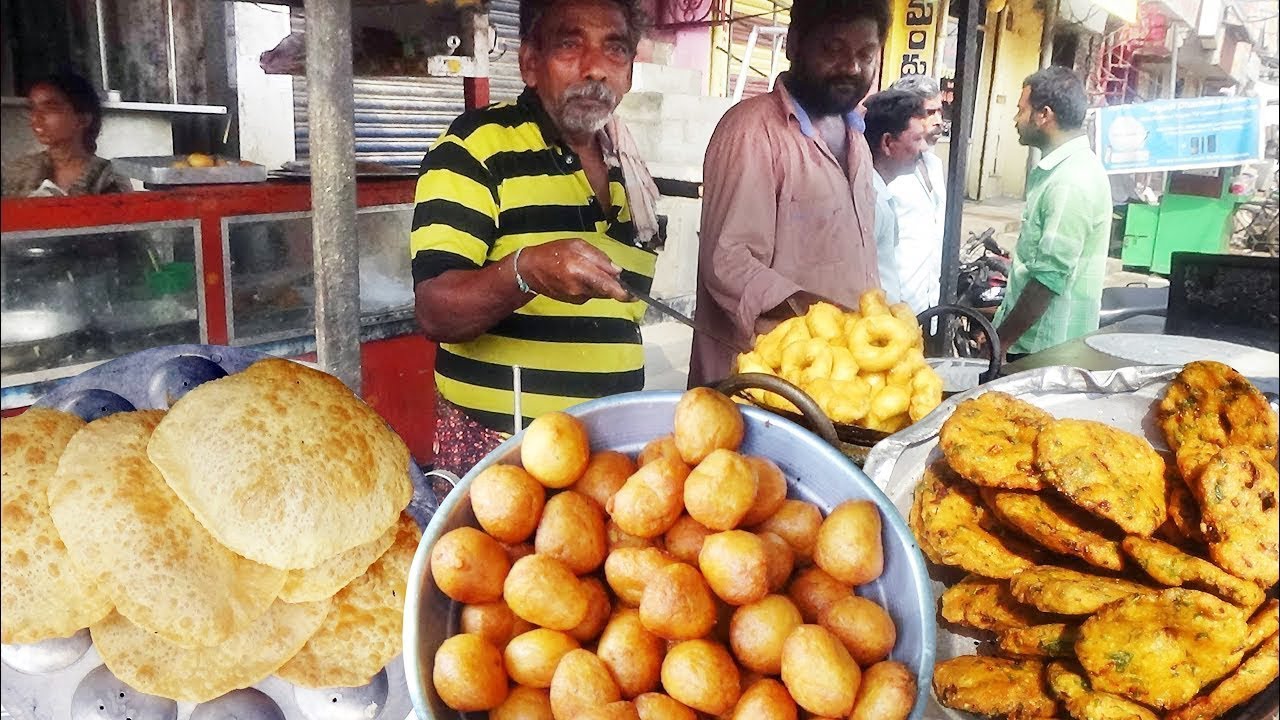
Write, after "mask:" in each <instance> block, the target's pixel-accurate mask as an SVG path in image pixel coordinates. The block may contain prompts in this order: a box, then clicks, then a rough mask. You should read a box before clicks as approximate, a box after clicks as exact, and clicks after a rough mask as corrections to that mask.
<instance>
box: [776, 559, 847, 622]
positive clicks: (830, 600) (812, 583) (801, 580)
mask: <svg viewBox="0 0 1280 720" xmlns="http://www.w3.org/2000/svg"><path fill="white" fill-rule="evenodd" d="M787 594H788V595H789V596H790V597H791V601H792V602H794V603H795V605H796V607H797V608H799V610H800V615H801V617H803V618H804V621H805V622H807V623H810V624H812V623H816V622H818V618H820V617H821V616H822V613H824V612H826V611H827V609H828V608H830V607H831V606H832V605H834V604H836V603H837V602H839V601H841V600H843V599H844V598H846V597H849V594H850V588H849V586H848V585H843V584H841V582H840V581H839V580H837V579H835V578H833V577H831V576H830V575H828V574H827V572H826V571H825V570H823V569H821V568H817V567H811V568H807V569H805V570H801V571H800V572H799V573H797V574H796V578H795V580H792V581H791V588H790V590H788V592H787Z"/></svg>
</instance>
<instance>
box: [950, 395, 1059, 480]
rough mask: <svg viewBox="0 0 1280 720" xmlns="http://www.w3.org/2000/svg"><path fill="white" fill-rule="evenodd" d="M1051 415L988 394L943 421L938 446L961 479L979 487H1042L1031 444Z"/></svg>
mask: <svg viewBox="0 0 1280 720" xmlns="http://www.w3.org/2000/svg"><path fill="white" fill-rule="evenodd" d="M1052 420H1053V416H1052V415H1050V414H1049V413H1047V412H1045V411H1044V410H1041V409H1040V408H1038V407H1036V406H1035V405H1032V404H1030V403H1027V402H1023V401H1022V400H1018V399H1017V398H1015V397H1013V396H1012V395H1007V394H1005V393H1002V392H988V393H983V394H982V395H979V396H978V397H976V398H973V399H971V400H966V401H964V402H962V403H960V404H959V405H957V406H956V409H955V411H954V412H953V413H951V417H949V418H947V421H946V422H945V423H943V425H942V431H941V432H940V433H939V436H938V446H939V447H940V448H942V454H943V455H944V456H946V458H947V462H948V463H950V464H951V467H953V468H955V470H956V472H958V473H959V474H960V475H961V476H962V477H964V478H965V479H966V480H968V481H970V482H972V483H975V484H977V485H984V486H987V487H998V488H1008V489H1012V490H1039V489H1041V488H1042V487H1044V483H1043V481H1042V480H1041V478H1040V476H1039V474H1038V473H1037V472H1036V468H1035V463H1034V462H1033V460H1034V458H1035V448H1034V443H1035V439H1036V436H1037V435H1038V434H1040V430H1041V429H1043V428H1044V426H1045V425H1047V424H1049V423H1050V422H1051V421H1052Z"/></svg>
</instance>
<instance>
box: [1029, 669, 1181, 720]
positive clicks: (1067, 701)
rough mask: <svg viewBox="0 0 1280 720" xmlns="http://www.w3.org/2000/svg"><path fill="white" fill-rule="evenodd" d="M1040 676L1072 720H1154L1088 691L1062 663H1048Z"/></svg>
mask: <svg viewBox="0 0 1280 720" xmlns="http://www.w3.org/2000/svg"><path fill="white" fill-rule="evenodd" d="M1044 675H1045V679H1046V680H1048V681H1049V691H1050V692H1051V693H1053V695H1054V697H1056V698H1058V699H1059V700H1061V701H1062V704H1063V705H1066V706H1067V712H1068V713H1070V714H1071V717H1073V718H1075V719H1076V720H1158V718H1157V716H1156V714H1155V713H1153V712H1151V711H1150V710H1148V709H1146V708H1144V707H1142V706H1141V705H1139V704H1137V703H1135V702H1132V701H1129V700H1126V699H1124V698H1122V697H1120V696H1119V695H1113V694H1112V693H1108V692H1099V691H1097V690H1094V689H1092V688H1090V687H1089V681H1088V680H1086V679H1085V677H1084V676H1083V675H1081V674H1080V673H1078V672H1076V671H1075V669H1073V668H1071V667H1068V666H1067V664H1066V663H1064V662H1061V661H1056V662H1051V663H1049V665H1048V667H1046V668H1045V669H1044Z"/></svg>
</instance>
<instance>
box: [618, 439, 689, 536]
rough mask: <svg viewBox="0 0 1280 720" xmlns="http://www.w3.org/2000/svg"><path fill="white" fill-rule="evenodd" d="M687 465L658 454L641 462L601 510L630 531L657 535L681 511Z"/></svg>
mask: <svg viewBox="0 0 1280 720" xmlns="http://www.w3.org/2000/svg"><path fill="white" fill-rule="evenodd" d="M688 474H689V466H687V465H685V464H684V463H682V462H679V461H676V460H671V459H669V458H666V457H660V458H658V459H657V460H654V461H653V462H651V463H648V464H647V465H643V466H641V467H640V469H639V470H637V471H636V473H635V474H634V475H632V476H631V477H629V478H627V481H626V482H625V483H623V485H622V487H621V488H619V489H618V492H616V493H614V494H613V497H611V498H609V502H608V504H607V505H606V506H605V510H606V511H607V512H608V513H609V517H610V518H611V519H612V520H613V521H614V522H615V523H617V524H618V527H619V528H621V529H622V530H623V532H626V533H628V534H630V535H635V536H637V537H642V538H652V537H657V536H659V535H661V534H662V533H664V532H666V531H667V530H670V529H671V526H672V525H674V524H675V522H676V520H678V519H680V514H681V513H682V512H684V484H685V479H686V478H687V477H688Z"/></svg>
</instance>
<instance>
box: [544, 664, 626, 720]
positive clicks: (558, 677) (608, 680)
mask: <svg viewBox="0 0 1280 720" xmlns="http://www.w3.org/2000/svg"><path fill="white" fill-rule="evenodd" d="M621 699H622V694H621V692H620V691H619V690H618V684H617V682H615V681H614V679H613V676H612V675H610V674H609V668H608V667H606V666H605V664H604V661H602V660H601V659H600V658H599V657H596V655H595V654H594V653H592V652H591V651H590V650H581V649H579V650H573V651H570V652H569V653H568V654H566V655H565V656H564V657H563V658H561V660H560V664H559V665H557V666H556V670H555V675H554V676H553V677H552V678H551V712H552V713H553V714H554V715H555V718H556V720H574V719H575V718H578V717H581V716H582V715H583V714H584V713H586V712H587V711H588V710H591V709H592V708H597V707H601V706H603V705H608V704H609V703H614V702H618V701H619V700H621Z"/></svg>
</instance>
